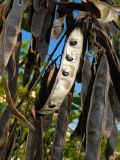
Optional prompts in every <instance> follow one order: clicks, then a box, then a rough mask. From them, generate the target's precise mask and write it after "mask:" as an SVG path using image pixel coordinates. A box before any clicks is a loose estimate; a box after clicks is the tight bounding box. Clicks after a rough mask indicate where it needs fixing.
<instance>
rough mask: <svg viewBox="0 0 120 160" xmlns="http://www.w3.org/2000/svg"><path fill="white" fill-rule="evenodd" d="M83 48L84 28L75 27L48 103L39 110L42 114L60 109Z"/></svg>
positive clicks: (72, 82) (70, 85)
mask: <svg viewBox="0 0 120 160" xmlns="http://www.w3.org/2000/svg"><path fill="white" fill-rule="evenodd" d="M82 49H83V33H82V29H80V28H75V29H74V30H73V31H72V32H71V34H70V36H69V38H68V41H67V44H66V47H65V50H64V55H63V58H62V62H61V66H60V69H59V72H58V74H57V77H56V81H55V84H54V86H53V89H52V91H51V94H50V96H49V97H48V100H47V102H46V104H45V105H44V106H43V108H42V109H41V110H40V111H39V113H41V114H51V113H53V112H55V111H56V110H58V109H59V107H60V106H61V104H62V102H63V100H64V98H65V97H66V95H67V94H68V93H69V91H70V89H71V88H72V86H73V84H74V81H75V77H76V73H77V71H78V67H79V62H80V58H81V54H82Z"/></svg>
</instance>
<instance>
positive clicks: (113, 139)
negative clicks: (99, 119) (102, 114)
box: [102, 122, 117, 160]
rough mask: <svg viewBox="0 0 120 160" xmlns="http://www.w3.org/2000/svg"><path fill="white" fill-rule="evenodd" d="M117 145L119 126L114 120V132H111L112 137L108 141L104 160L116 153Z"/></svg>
mask: <svg viewBox="0 0 120 160" xmlns="http://www.w3.org/2000/svg"><path fill="white" fill-rule="evenodd" d="M116 145H117V126H116V124H115V122H114V124H113V127H112V132H111V134H110V137H109V139H108V141H107V145H106V148H105V153H104V157H103V159H102V160H108V159H109V158H110V156H111V155H113V154H114V151H115V148H116Z"/></svg>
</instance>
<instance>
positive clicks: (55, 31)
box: [51, 15, 66, 39]
mask: <svg viewBox="0 0 120 160" xmlns="http://www.w3.org/2000/svg"><path fill="white" fill-rule="evenodd" d="M65 18H66V15H65V16H64V17H62V18H59V19H56V21H55V22H54V24H53V28H52V31H51V37H52V38H54V39H57V38H58V37H59V36H60V35H61V33H62V32H63V30H64V21H65Z"/></svg>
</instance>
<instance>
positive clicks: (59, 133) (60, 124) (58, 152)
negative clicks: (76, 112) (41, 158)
mask: <svg viewBox="0 0 120 160" xmlns="http://www.w3.org/2000/svg"><path fill="white" fill-rule="evenodd" d="M69 105H70V104H69V97H66V98H65V99H64V101H63V103H62V105H61V108H60V111H59V115H58V119H57V127H56V133H55V139H54V143H53V149H52V160H60V159H62V158H63V153H64V149H63V147H64V140H65V137H66V131H67V125H68V115H69Z"/></svg>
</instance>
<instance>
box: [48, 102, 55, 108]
mask: <svg viewBox="0 0 120 160" xmlns="http://www.w3.org/2000/svg"><path fill="white" fill-rule="evenodd" d="M48 106H49V108H55V107H56V105H55V104H51V103H49V104H48Z"/></svg>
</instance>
